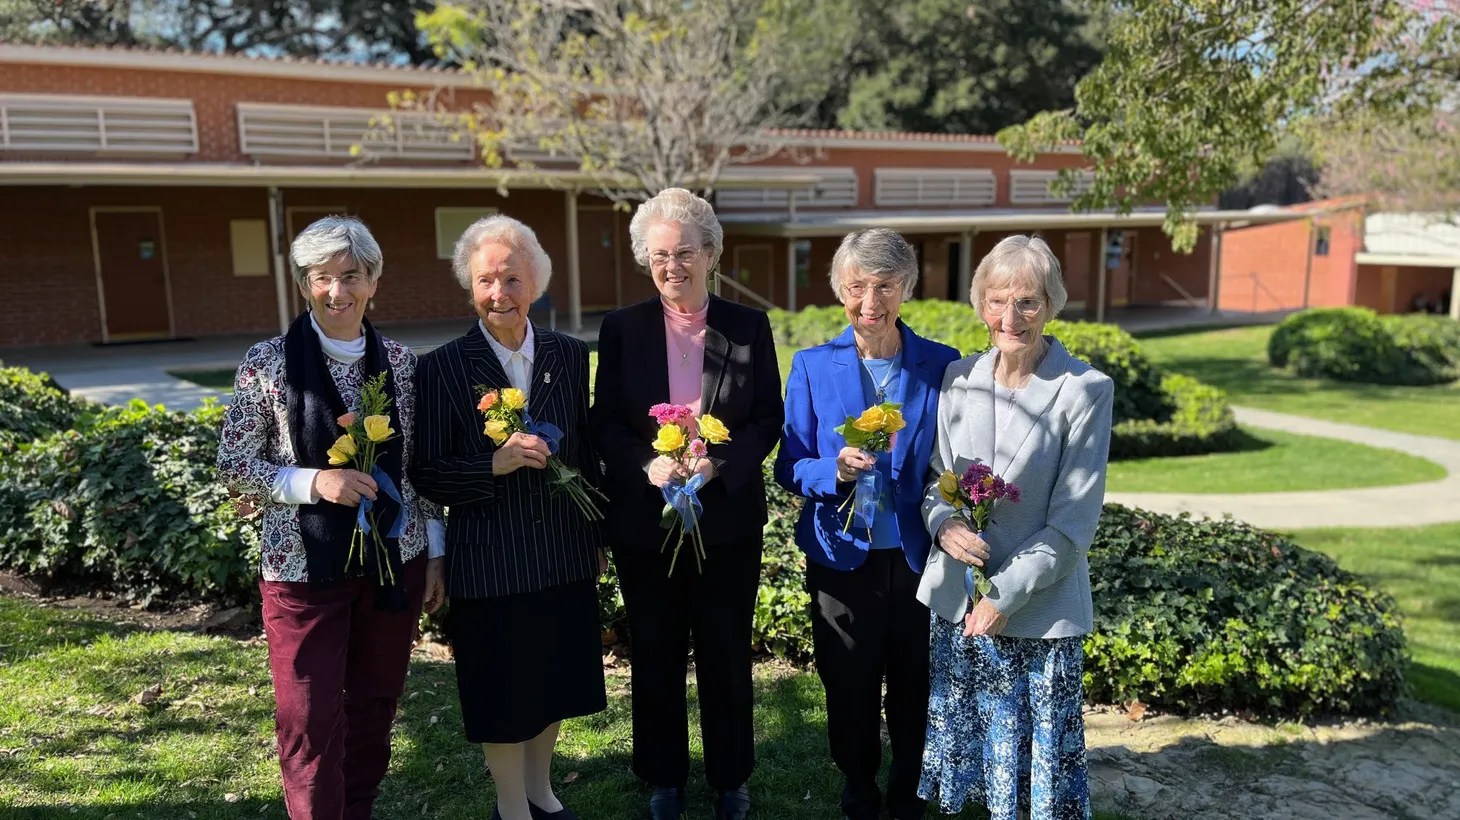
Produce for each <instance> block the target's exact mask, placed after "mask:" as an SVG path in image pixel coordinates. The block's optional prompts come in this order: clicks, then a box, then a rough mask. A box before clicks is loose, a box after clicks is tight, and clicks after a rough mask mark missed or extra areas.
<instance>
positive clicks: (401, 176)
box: [0, 162, 820, 191]
mask: <svg viewBox="0 0 1460 820" xmlns="http://www.w3.org/2000/svg"><path fill="white" fill-rule="evenodd" d="M767 170H770V169H767ZM819 180H820V177H819V176H818V175H817V174H815V173H811V172H807V173H786V172H785V171H784V169H780V170H775V171H774V172H770V173H761V172H757V170H756V169H755V168H753V167H748V166H742V167H737V168H730V169H726V170H725V171H724V172H723V173H722V174H721V175H720V177H719V179H718V180H717V181H716V182H715V186H716V187H717V188H780V189H787V190H805V189H810V188H814V187H815V186H816V184H817V182H818V181H819ZM624 182H625V184H626V185H627V184H628V183H629V182H630V181H629V180H627V179H625V180H624ZM6 185H11V186H14V185H71V186H77V185H110V186H116V185H127V186H139V187H167V186H183V187H233V188H256V187H279V188H319V187H329V188H498V187H505V188H508V189H512V188H519V189H521V188H528V189H532V188H539V189H541V188H559V189H579V190H584V191H592V190H595V189H597V188H598V185H599V179H598V178H597V177H595V176H593V175H590V174H585V173H583V172H582V171H580V170H577V169H566V168H535V169H533V170H531V171H516V170H511V169H498V170H493V169H484V168H429V167H427V168H423V167H417V166H412V167H388V166H318V165H232V164H224V163H203V162H178V163H167V164H159V163H139V162H0V186H6ZM691 187H694V186H693V185H692V184H691Z"/></svg>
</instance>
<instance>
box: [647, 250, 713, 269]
mask: <svg viewBox="0 0 1460 820" xmlns="http://www.w3.org/2000/svg"><path fill="white" fill-rule="evenodd" d="M702 250H704V248H680V249H679V250H677V251H675V252H674V253H669V252H667V251H655V252H653V253H651V254H649V264H650V265H653V266H654V267H656V268H663V267H666V266H668V265H669V260H671V259H673V260H674V261H676V262H678V263H679V265H680V267H684V266H686V265H688V264H689V263H691V262H693V261H695V257H696V256H699V254H700V251H702Z"/></svg>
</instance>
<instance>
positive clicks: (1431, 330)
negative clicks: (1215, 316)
mask: <svg viewBox="0 0 1460 820" xmlns="http://www.w3.org/2000/svg"><path fill="white" fill-rule="evenodd" d="M1267 358H1268V362H1269V363H1270V364H1271V365H1272V366H1273V367H1279V368H1287V369H1289V370H1291V371H1292V372H1293V373H1294V374H1296V375H1299V376H1305V377H1310V378H1319V377H1326V378H1331V379H1337V380H1339V381H1350V382H1366V383H1370V384H1393V385H1429V384H1443V383H1445V382H1449V381H1454V380H1455V379H1456V378H1457V376H1460V324H1457V323H1456V322H1455V321H1454V320H1453V319H1450V318H1447V317H1439V316H1384V317H1381V316H1379V315H1378V314H1376V313H1375V312H1374V311H1372V310H1370V309H1369V308H1364V307H1341V308H1314V309H1312V310H1305V311H1302V312H1300V313H1295V314H1293V315H1292V316H1289V317H1288V318H1286V319H1284V320H1283V321H1282V323H1281V324H1279V325H1278V326H1277V328H1276V329H1274V330H1273V333H1272V337H1271V338H1270V339H1268V343H1267Z"/></svg>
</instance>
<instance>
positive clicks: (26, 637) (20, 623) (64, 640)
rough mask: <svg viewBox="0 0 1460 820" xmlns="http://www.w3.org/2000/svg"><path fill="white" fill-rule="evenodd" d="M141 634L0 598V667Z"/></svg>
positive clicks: (136, 629) (125, 626)
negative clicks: (110, 639) (4, 664)
mask: <svg viewBox="0 0 1460 820" xmlns="http://www.w3.org/2000/svg"><path fill="white" fill-rule="evenodd" d="M141 631H144V629H143V628H142V627H140V626H134V625H130V624H124V623H116V622H113V621H103V620H100V619H97V618H92V617H88V616H86V615H84V614H81V613H77V612H70V611H67V610H63V609H54V608H50V607H45V606H42V605H39V604H36V603H32V602H29V601H24V600H19V599H15V598H9V597H6V596H4V595H0V663H6V664H9V663H15V662H17V661H21V660H24V659H27V658H32V657H35V656H37V655H44V654H47V653H49V652H54V651H57V650H60V649H66V648H70V647H77V646H85V645H87V644H91V643H95V642H96V641H98V640H100V639H102V638H105V637H114V638H120V637H125V636H127V635H131V634H133V633H136V632H141Z"/></svg>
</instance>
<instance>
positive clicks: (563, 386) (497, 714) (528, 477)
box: [410, 216, 607, 820]
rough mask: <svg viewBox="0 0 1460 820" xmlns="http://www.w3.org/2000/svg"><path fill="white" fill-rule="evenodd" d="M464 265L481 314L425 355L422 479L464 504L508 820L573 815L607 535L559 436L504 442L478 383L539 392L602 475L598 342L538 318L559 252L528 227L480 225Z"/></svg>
mask: <svg viewBox="0 0 1460 820" xmlns="http://www.w3.org/2000/svg"><path fill="white" fill-rule="evenodd" d="M453 267H454V269H455V272H456V278H457V280H458V281H459V282H460V283H461V286H462V287H464V288H466V289H467V290H469V291H471V294H472V302H473V304H475V305H476V309H477V314H478V316H479V319H478V321H477V322H476V323H475V324H473V325H472V326H471V328H470V329H468V330H467V332H466V334H465V335H464V336H461V337H460V338H458V339H455V340H454V341H451V342H448V343H447V344H445V345H443V346H442V347H440V348H437V349H436V350H434V351H432V352H430V353H428V354H426V355H425V356H423V357H421V363H420V367H419V368H418V369H417V371H416V374H417V382H416V390H417V394H418V396H419V399H418V406H419V409H418V410H417V415H416V418H417V421H416V447H415V459H414V463H413V464H412V466H411V471H410V475H411V479H412V480H413V481H414V482H415V486H416V487H417V488H419V491H420V492H421V494H422V495H424V496H425V497H426V498H428V499H430V500H432V501H435V502H437V503H439V504H442V505H445V506H448V507H450V514H449V515H448V517H447V521H446V558H447V594H448V595H449V596H450V598H451V610H450V617H449V623H448V631H449V633H450V637H451V642H452V646H453V648H454V650H455V654H456V680H457V687H458V689H459V694H460V697H461V712H462V719H463V722H464V723H465V724H466V736H467V739H468V740H470V741H471V742H473V743H481V744H482V750H483V752H484V754H485V755H486V759H487V765H488V766H489V767H490V768H491V773H492V779H493V780H494V781H495V782H496V784H497V808H496V810H495V811H494V813H493V818H494V820H541V819H542V818H558V820H571V819H572V818H573V817H574V816H575V815H574V814H573V812H572V811H570V810H569V809H565V808H563V806H562V804H561V803H560V802H559V801H558V798H557V797H556V796H555V795H554V794H553V789H552V781H551V779H550V778H549V773H548V770H549V764H550V762H551V760H552V754H553V746H554V745H555V744H556V742H557V737H558V726H559V724H560V722H561V721H562V720H563V719H565V718H570V717H577V716H580V715H588V714H592V713H595V712H599V711H602V710H603V709H604V708H605V706H606V705H607V704H606V701H605V695H604V685H603V664H602V660H601V658H602V653H601V647H600V643H599V630H598V593H597V587H596V580H597V578H598V576H599V574H600V573H601V570H602V566H601V564H602V560H603V553H602V544H603V535H602V532H601V529H600V525H599V523H598V522H595V521H591V520H589V519H588V518H587V517H586V516H585V515H584V513H583V511H582V510H580V509H579V507H578V506H577V505H576V504H574V502H573V501H572V500H570V498H569V497H568V496H567V495H566V494H564V493H554V492H552V489H551V485H550V483H549V474H548V472H547V471H546V467H547V458H548V455H549V450H548V442H547V441H545V440H544V439H542V438H540V437H538V436H534V435H527V434H524V433H514V434H512V436H511V437H510V438H508V439H507V440H506V441H504V442H502V444H501V446H497V445H495V444H494V443H493V441H492V439H491V438H489V437H488V436H487V435H486V433H485V432H484V427H485V420H484V419H483V417H482V414H481V413H480V412H479V411H478V409H477V403H478V400H479V399H480V396H479V395H478V390H477V388H478V387H479V386H480V387H485V388H487V389H489V390H499V389H502V388H508V387H515V388H517V389H519V390H522V391H523V392H524V393H526V394H527V406H526V410H527V412H528V413H529V414H530V415H531V416H532V418H533V419H534V420H536V421H546V422H551V423H552V424H554V425H556V426H557V427H558V428H559V429H560V430H562V431H563V433H564V435H563V438H562V440H561V446H560V449H559V450H558V451H557V453H556V455H557V457H558V458H559V459H561V460H562V461H563V462H564V463H565V464H567V465H568V466H569V467H571V468H574V469H577V470H579V471H580V472H581V473H582V474H583V475H584V476H585V477H586V478H587V479H588V480H589V481H591V482H593V483H597V479H598V459H597V456H596V455H595V454H594V452H593V446H592V441H591V439H590V436H589V432H588V346H587V345H585V344H584V343H583V342H581V341H579V340H577V339H574V338H572V337H570V336H564V335H562V334H559V333H554V332H551V331H548V330H545V329H543V328H540V327H536V326H535V325H533V324H532V323H531V322H529V321H528V319H527V310H528V306H529V305H531V304H532V302H533V301H534V300H536V299H537V298H538V297H539V296H541V295H542V294H543V293H544V292H545V291H546V290H547V286H548V280H549V278H550V277H551V276H552V263H551V262H550V261H549V259H548V256H547V254H546V253H544V252H543V249H542V246H541V245H540V244H538V241H537V237H536V236H535V235H534V234H533V232H532V229H531V228H528V227H527V226H526V225H523V224H522V223H521V222H518V221H517V220H515V219H511V218H508V217H505V216H493V217H489V218H487V219H483V220H480V221H478V222H477V223H475V224H473V225H472V226H471V227H470V228H468V229H467V231H466V233H465V234H463V235H462V237H461V239H460V240H458V241H457V243H456V253H455V255H454V259H453Z"/></svg>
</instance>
